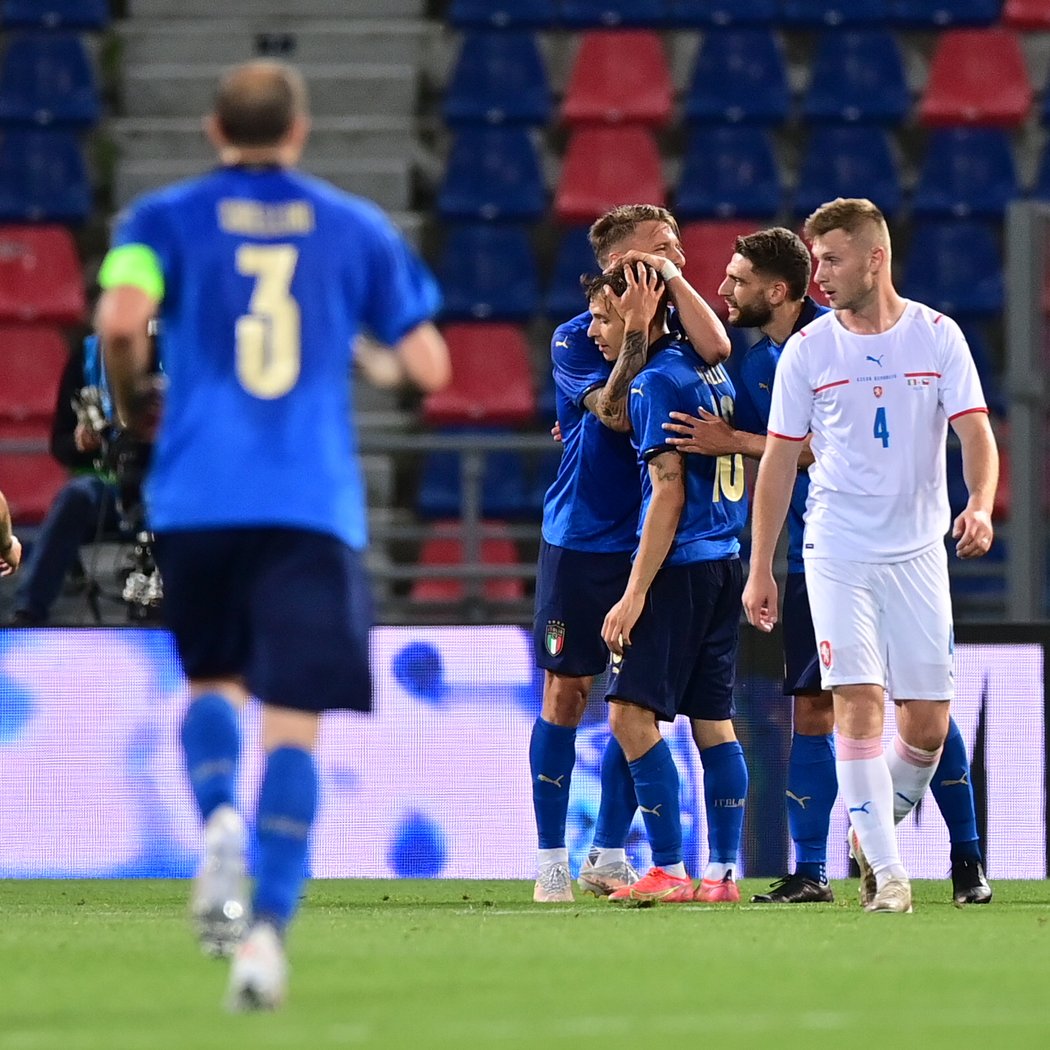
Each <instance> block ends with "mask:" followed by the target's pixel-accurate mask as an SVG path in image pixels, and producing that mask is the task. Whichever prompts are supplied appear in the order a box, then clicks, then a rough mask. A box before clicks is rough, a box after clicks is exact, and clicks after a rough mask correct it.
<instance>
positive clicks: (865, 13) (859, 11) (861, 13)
mask: <svg viewBox="0 0 1050 1050" xmlns="http://www.w3.org/2000/svg"><path fill="white" fill-rule="evenodd" d="M889 12H890V0H837V2H835V0H831V2H828V0H783V2H782V3H781V5H780V19H781V22H782V24H783V25H784V27H785V28H787V29H808V28H813V27H816V26H858V25H869V26H870V25H882V24H883V23H884V22H885V21H886V19H887V18H888V17H889Z"/></svg>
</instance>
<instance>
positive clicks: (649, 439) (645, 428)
mask: <svg viewBox="0 0 1050 1050" xmlns="http://www.w3.org/2000/svg"><path fill="white" fill-rule="evenodd" d="M675 395H676V390H675V387H674V385H673V384H672V383H670V382H669V381H668V380H667V378H666V377H665V376H662V375H661V374H660V373H658V372H653V371H648V372H647V371H642V372H641V373H640V374H639V375H638V376H636V377H635V379H634V381H633V382H632V383H631V389H630V393H629V394H628V395H627V411H628V413H629V415H630V417H631V429H632V430H633V431H634V443H635V445H637V447H638V454H639V455H640V456H641V457H642V459H644V460H645V461H646V462H648V461H649V460H650V459H652V458H653V457H654V456H658V455H660V453H661V452H669V451H676V449H675V447H674V445H669V444H668V443H667V439H668V437H669V436H670V435H669V433H668V431H666V430H664V427H663V425H664V423H667V422H668V421H669V420H670V418H671V413H672V412H676V411H680V410H681V399H680V398H678V397H676V396H675Z"/></svg>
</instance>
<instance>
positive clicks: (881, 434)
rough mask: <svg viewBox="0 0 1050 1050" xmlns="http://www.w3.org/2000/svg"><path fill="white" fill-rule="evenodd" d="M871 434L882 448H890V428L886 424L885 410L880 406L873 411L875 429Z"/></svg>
mask: <svg viewBox="0 0 1050 1050" xmlns="http://www.w3.org/2000/svg"><path fill="white" fill-rule="evenodd" d="M873 433H874V436H875V437H876V438H877V439H878V440H879V441H881V442H882V447H883V448H889V447H890V428H889V425H888V424H887V423H886V409H885V408H884V407H883V406H881V405H880V406H879V407H878V408H877V409H875V429H874V431H873Z"/></svg>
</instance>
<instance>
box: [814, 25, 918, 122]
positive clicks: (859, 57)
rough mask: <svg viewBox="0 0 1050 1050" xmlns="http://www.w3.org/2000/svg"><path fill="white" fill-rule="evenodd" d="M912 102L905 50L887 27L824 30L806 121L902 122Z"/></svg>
mask: <svg viewBox="0 0 1050 1050" xmlns="http://www.w3.org/2000/svg"><path fill="white" fill-rule="evenodd" d="M910 105H911V95H910V93H909V91H908V85H907V82H906V80H905V78H904V66H903V64H902V62H901V55H900V51H899V50H898V48H897V43H896V41H895V39H894V37H893V36H892V35H891V34H890V33H889V32H888V31H887V30H884V29H861V30H855V31H848V32H847V31H833V30H831V31H828V32H826V33H824V34H823V36H822V37H821V40H820V44H819V46H818V48H817V53H816V56H815V58H814V60H813V79H812V81H811V82H810V86H809V91H807V92H806V98H805V101H804V102H803V103H802V115H803V117H805V119H806V120H808V121H811V122H813V121H836V122H837V121H842V122H845V123H853V122H856V121H871V122H876V121H880V122H885V123H890V124H899V123H900V122H901V121H902V120H903V119H904V117H905V116H906V115H907V113H908V109H909V107H910Z"/></svg>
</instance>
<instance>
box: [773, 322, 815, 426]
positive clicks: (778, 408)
mask: <svg viewBox="0 0 1050 1050" xmlns="http://www.w3.org/2000/svg"><path fill="white" fill-rule="evenodd" d="M803 338H804V337H803V336H801V335H799V334H796V335H793V336H792V337H791V338H790V339H789V340H788V341H787V343H786V344H785V346H784V352H783V353H782V354H781V355H780V361H779V362H778V364H777V370H776V374H775V375H774V377H773V395H772V404H771V405H770V409H769V425H768V428H767V432H768V433H770V434H772V435H773V436H774V437H781V438H789V439H790V440H792V441H802V440H803V439H804V438H805V437H806V435H807V434H808V433H809V429H810V422H811V420H812V418H813V388H812V386H811V385H810V381H809V376H808V375H807V374H806V369H805V355H804V354H803V352H802V340H803Z"/></svg>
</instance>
